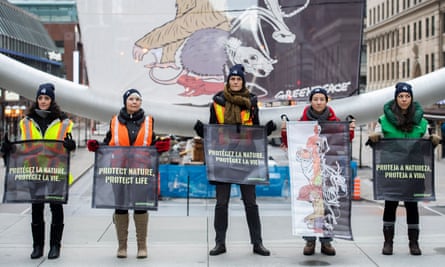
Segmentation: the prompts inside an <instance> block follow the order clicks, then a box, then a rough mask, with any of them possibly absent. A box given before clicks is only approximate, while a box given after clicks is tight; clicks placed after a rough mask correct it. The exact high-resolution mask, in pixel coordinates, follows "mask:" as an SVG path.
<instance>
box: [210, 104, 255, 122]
mask: <svg viewBox="0 0 445 267" xmlns="http://www.w3.org/2000/svg"><path fill="white" fill-rule="evenodd" d="M213 107H214V109H215V114H216V119H217V120H218V123H219V124H224V111H225V109H226V107H225V106H222V105H219V104H217V103H216V102H213ZM241 124H242V125H253V121H252V117H251V116H250V111H249V110H247V109H246V110H241Z"/></svg>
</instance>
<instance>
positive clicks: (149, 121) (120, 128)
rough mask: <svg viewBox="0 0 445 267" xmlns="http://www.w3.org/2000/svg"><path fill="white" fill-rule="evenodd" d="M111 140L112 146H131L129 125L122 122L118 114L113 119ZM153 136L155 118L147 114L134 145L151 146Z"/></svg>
mask: <svg viewBox="0 0 445 267" xmlns="http://www.w3.org/2000/svg"><path fill="white" fill-rule="evenodd" d="M110 129H111V140H110V143H109V145H110V146H129V145H130V137H129V136H128V130H127V127H126V126H125V125H124V124H122V123H120V122H119V120H118V118H117V116H116V115H115V116H113V118H112V119H111V126H110ZM152 138H153V118H152V117H151V116H145V120H144V122H143V123H142V124H141V128H140V129H139V132H138V135H137V137H136V140H135V141H134V143H133V146H150V145H151V142H152Z"/></svg>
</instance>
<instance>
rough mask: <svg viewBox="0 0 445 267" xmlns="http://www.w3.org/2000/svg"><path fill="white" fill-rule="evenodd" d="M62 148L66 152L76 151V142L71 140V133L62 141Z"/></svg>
mask: <svg viewBox="0 0 445 267" xmlns="http://www.w3.org/2000/svg"><path fill="white" fill-rule="evenodd" d="M63 146H64V147H65V148H66V150H68V151H69V152H70V151H73V150H74V149H76V142H74V140H73V136H72V135H71V133H67V134H66V136H65V138H64V139H63Z"/></svg>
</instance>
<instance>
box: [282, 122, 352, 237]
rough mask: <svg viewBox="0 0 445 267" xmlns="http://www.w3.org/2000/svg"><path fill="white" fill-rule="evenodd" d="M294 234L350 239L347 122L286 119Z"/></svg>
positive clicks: (349, 152) (349, 172)
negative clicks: (287, 120)
mask: <svg viewBox="0 0 445 267" xmlns="http://www.w3.org/2000/svg"><path fill="white" fill-rule="evenodd" d="M287 138H288V148H289V149H288V153H289V171H290V184H291V203H292V234H293V235H300V236H319V237H336V238H341V239H347V240H352V231H351V198H350V192H351V170H350V160H351V149H350V141H349V126H348V123H347V122H320V123H318V122H317V121H310V122H300V121H291V122H288V123H287Z"/></svg>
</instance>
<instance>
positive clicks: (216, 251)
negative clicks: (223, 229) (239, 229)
mask: <svg viewBox="0 0 445 267" xmlns="http://www.w3.org/2000/svg"><path fill="white" fill-rule="evenodd" d="M223 253H226V245H225V244H216V246H215V247H214V248H213V249H212V250H210V252H209V255H210V256H218V255H220V254H223Z"/></svg>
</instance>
